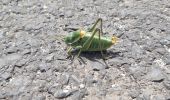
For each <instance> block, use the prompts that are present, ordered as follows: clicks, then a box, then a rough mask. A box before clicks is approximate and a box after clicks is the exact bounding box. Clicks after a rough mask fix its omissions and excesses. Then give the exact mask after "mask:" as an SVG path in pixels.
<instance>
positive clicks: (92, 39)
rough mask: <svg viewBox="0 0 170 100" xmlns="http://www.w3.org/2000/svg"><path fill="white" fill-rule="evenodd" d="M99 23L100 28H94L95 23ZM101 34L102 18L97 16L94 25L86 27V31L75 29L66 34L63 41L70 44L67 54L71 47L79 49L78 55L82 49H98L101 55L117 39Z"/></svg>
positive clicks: (69, 52)
mask: <svg viewBox="0 0 170 100" xmlns="http://www.w3.org/2000/svg"><path fill="white" fill-rule="evenodd" d="M98 24H99V25H100V26H99V27H100V28H96V26H97V25H98ZM102 34H103V30H102V19H101V18H99V19H98V20H97V21H96V22H95V23H94V25H93V26H92V27H91V28H90V29H88V30H87V31H84V30H80V29H79V30H77V31H74V32H71V33H70V34H69V35H68V36H66V37H65V38H64V40H65V43H66V44H67V45H69V46H70V48H69V49H68V51H67V52H68V54H69V55H70V54H71V52H72V49H73V48H74V49H76V50H79V52H78V55H77V56H78V57H79V55H80V54H81V52H83V51H100V52H101V55H102V57H104V56H103V51H104V50H106V49H108V48H110V47H111V46H112V45H114V44H115V43H116V42H117V41H118V37H116V36H112V37H104V36H101V35H102Z"/></svg>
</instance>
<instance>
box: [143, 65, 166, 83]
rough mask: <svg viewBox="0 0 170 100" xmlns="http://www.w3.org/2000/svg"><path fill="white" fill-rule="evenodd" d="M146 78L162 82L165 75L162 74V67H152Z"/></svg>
mask: <svg viewBox="0 0 170 100" xmlns="http://www.w3.org/2000/svg"><path fill="white" fill-rule="evenodd" d="M146 78H147V79H149V80H151V81H153V82H162V81H163V80H164V78H165V76H164V75H163V74H162V72H161V69H159V68H151V70H150V72H148V74H147V75H146Z"/></svg>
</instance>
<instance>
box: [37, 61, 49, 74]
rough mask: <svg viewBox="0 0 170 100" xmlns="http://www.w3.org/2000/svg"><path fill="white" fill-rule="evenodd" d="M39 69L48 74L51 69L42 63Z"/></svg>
mask: <svg viewBox="0 0 170 100" xmlns="http://www.w3.org/2000/svg"><path fill="white" fill-rule="evenodd" d="M38 68H39V69H40V71H41V72H46V71H47V70H48V69H49V66H48V65H47V64H46V63H44V62H42V63H40V64H39V66H38Z"/></svg>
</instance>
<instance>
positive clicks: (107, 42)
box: [80, 34, 113, 51]
mask: <svg viewBox="0 0 170 100" xmlns="http://www.w3.org/2000/svg"><path fill="white" fill-rule="evenodd" d="M90 37H91V34H86V35H85V36H84V37H83V38H82V39H81V40H80V41H81V42H82V43H85V41H86V40H88V39H89V38H90ZM100 44H101V45H100ZM112 45H113V43H112V38H110V37H101V38H100V40H99V36H98V35H95V36H94V38H93V39H92V42H91V43H90V44H89V47H88V48H86V49H84V50H83V51H100V50H106V49H108V48H109V47H111V46H112Z"/></svg>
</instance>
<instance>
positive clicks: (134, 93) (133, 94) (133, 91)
mask: <svg viewBox="0 0 170 100" xmlns="http://www.w3.org/2000/svg"><path fill="white" fill-rule="evenodd" d="M139 94H140V91H139V90H131V91H130V93H129V95H130V96H131V98H132V99H134V98H136V97H138V96H139Z"/></svg>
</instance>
